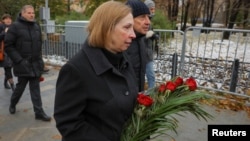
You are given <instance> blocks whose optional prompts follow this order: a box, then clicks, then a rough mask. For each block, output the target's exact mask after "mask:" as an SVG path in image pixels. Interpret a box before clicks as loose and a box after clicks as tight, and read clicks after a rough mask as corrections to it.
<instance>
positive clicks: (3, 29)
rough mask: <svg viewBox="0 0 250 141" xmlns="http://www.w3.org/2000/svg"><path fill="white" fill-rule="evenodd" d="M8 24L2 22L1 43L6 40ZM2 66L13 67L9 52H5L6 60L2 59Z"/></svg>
mask: <svg viewBox="0 0 250 141" xmlns="http://www.w3.org/2000/svg"><path fill="white" fill-rule="evenodd" d="M6 27H7V26H6V25H5V24H0V43H1V42H2V41H4V36H5V34H6V33H5V28H6ZM0 67H12V61H11V59H10V58H9V57H8V55H7V53H6V52H4V60H3V61H0Z"/></svg>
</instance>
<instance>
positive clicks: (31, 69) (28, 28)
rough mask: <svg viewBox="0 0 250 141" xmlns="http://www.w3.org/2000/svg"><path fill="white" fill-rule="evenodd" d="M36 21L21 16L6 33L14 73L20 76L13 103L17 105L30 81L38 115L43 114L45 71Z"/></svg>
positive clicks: (8, 52)
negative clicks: (42, 85)
mask: <svg viewBox="0 0 250 141" xmlns="http://www.w3.org/2000/svg"><path fill="white" fill-rule="evenodd" d="M41 35H42V34H41V29H40V26H39V25H38V24H37V23H36V22H31V21H27V20H25V19H24V18H23V17H21V16H19V17H18V18H17V20H16V21H15V22H14V23H13V24H11V25H10V27H9V30H8V32H7V34H6V35H5V40H4V41H5V51H6V53H7V54H8V56H9V57H10V58H11V60H12V61H13V70H14V75H15V76H17V77H18V83H17V85H16V89H15V91H14V92H13V94H12V97H11V105H16V104H17V102H18V101H19V99H20V98H21V96H22V94H23V91H24V89H25V87H26V85H27V83H28V82H29V85H30V94H31V100H32V103H33V107H34V111H35V114H36V115H41V114H42V113H43V112H44V111H43V110H42V102H41V96H40V81H39V78H40V76H41V74H42V71H43V66H44V65H43V60H42V54H41V52H42V36H41Z"/></svg>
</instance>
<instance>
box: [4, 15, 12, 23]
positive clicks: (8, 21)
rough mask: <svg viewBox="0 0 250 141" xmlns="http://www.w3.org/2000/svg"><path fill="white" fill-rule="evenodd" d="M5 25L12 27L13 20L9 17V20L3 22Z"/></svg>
mask: <svg viewBox="0 0 250 141" xmlns="http://www.w3.org/2000/svg"><path fill="white" fill-rule="evenodd" d="M3 23H4V24H5V25H10V24H11V23H12V20H11V18H9V17H7V18H5V19H4V20H3Z"/></svg>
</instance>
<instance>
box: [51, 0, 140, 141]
mask: <svg viewBox="0 0 250 141" xmlns="http://www.w3.org/2000/svg"><path fill="white" fill-rule="evenodd" d="M133 24H134V21H133V16H132V14H131V8H130V7H128V6H127V5H125V4H124V3H121V2H118V1H108V2H104V3H103V4H101V5H100V6H99V7H98V8H97V9H96V10H95V11H94V13H93V14H92V16H91V18H90V21H89V24H88V27H87V30H88V33H89V34H88V38H87V39H86V41H85V43H84V44H83V47H82V49H81V50H80V51H79V52H78V53H77V54H76V55H75V56H74V57H73V58H72V59H70V60H69V61H68V62H67V63H66V64H65V65H64V66H63V67H62V68H61V70H60V72H59V75H58V78H57V83H56V96H55V105H54V118H55V121H56V127H57V129H58V130H59V132H60V133H61V135H62V140H63V141H119V140H120V138H121V133H122V129H123V127H124V125H125V123H126V121H127V120H128V119H129V118H130V117H131V115H132V113H133V111H134V107H135V104H136V98H137V95H138V86H137V82H136V78H135V73H134V70H133V68H132V64H131V62H129V59H128V56H127V54H126V53H125V50H127V49H128V48H129V47H130V44H131V42H132V39H134V38H135V33H134V30H133Z"/></svg>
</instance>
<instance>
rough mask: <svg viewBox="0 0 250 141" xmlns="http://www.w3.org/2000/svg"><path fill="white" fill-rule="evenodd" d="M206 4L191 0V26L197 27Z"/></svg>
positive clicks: (201, 0)
mask: <svg viewBox="0 0 250 141" xmlns="http://www.w3.org/2000/svg"><path fill="white" fill-rule="evenodd" d="M203 4H204V0H191V6H190V20H191V25H192V26H195V25H196V23H197V20H198V19H199V18H200V16H201V14H200V13H201V9H202V6H203Z"/></svg>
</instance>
